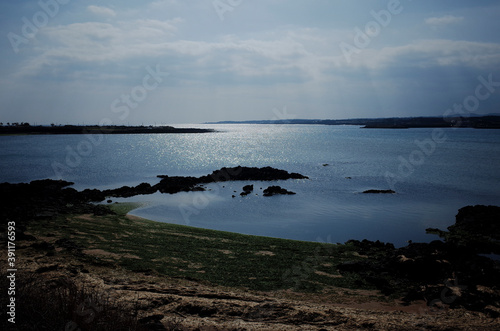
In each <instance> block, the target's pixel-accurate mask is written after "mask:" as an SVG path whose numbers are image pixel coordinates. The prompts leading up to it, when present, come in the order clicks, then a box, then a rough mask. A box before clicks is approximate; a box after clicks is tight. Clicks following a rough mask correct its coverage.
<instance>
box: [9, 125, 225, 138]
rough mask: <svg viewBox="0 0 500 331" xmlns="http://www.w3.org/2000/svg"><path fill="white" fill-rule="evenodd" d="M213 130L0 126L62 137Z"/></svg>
mask: <svg viewBox="0 0 500 331" xmlns="http://www.w3.org/2000/svg"><path fill="white" fill-rule="evenodd" d="M211 132H216V131H215V130H213V129H199V128H174V127H172V126H143V125H142V126H124V125H122V126H99V125H63V126H60V125H58V126H41V125H39V126H31V125H29V124H28V125H18V126H0V135H1V136H8V135H61V134H162V133H163V134H165V133H167V134H175V133H211Z"/></svg>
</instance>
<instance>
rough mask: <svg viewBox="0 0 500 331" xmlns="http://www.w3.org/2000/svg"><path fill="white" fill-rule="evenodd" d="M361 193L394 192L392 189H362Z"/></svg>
mask: <svg viewBox="0 0 500 331" xmlns="http://www.w3.org/2000/svg"><path fill="white" fill-rule="evenodd" d="M363 193H382V194H391V193H396V192H395V191H393V190H366V191H363Z"/></svg>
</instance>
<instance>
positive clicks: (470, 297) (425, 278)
mask: <svg viewBox="0 0 500 331" xmlns="http://www.w3.org/2000/svg"><path fill="white" fill-rule="evenodd" d="M499 227H500V207H495V206H468V207H464V208H462V209H460V210H459V212H458V215H457V216H456V223H455V224H454V225H452V226H450V227H448V230H449V231H448V232H447V231H442V230H438V229H428V230H427V232H428V233H435V234H439V235H440V236H441V237H442V238H444V241H440V240H435V241H432V242H430V243H410V244H409V245H407V246H405V247H401V248H397V249H396V248H394V246H392V245H391V244H383V243H380V242H370V241H367V240H363V241H362V242H359V241H353V240H351V241H348V242H347V243H346V244H348V245H354V246H355V247H356V248H357V250H358V252H359V254H360V256H364V257H365V258H364V259H355V260H352V261H347V262H345V263H342V264H340V265H339V266H338V269H339V271H340V273H341V274H344V275H348V274H357V275H358V276H359V277H361V279H362V280H363V282H366V283H367V284H370V285H371V286H374V287H376V288H378V289H379V290H381V291H382V292H383V293H384V294H386V295H398V296H403V297H404V299H405V301H407V302H410V301H413V300H425V301H427V302H428V304H429V305H430V306H437V305H449V306H450V307H464V308H467V309H472V310H480V311H484V310H485V309H486V307H487V306H496V307H500V288H499V286H498V284H499V283H498V279H500V262H498V261H493V260H491V259H489V258H487V257H484V256H481V255H478V253H482V254H485V253H491V252H495V253H496V252H498V250H497V249H498V244H499V242H500V241H499V238H500V231H499V230H500V229H499ZM497 254H498V253H497Z"/></svg>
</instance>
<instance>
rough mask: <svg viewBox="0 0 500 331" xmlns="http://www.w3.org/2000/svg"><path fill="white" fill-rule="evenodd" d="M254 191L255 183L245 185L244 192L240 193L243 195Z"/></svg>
mask: <svg viewBox="0 0 500 331" xmlns="http://www.w3.org/2000/svg"><path fill="white" fill-rule="evenodd" d="M252 191H253V185H245V186H243V192H241V193H240V195H241V196H242V197H244V196H246V195H249V194H250V193H252Z"/></svg>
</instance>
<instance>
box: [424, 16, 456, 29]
mask: <svg viewBox="0 0 500 331" xmlns="http://www.w3.org/2000/svg"><path fill="white" fill-rule="evenodd" d="M463 20H464V18H463V17H459V16H453V15H446V16H441V17H429V18H426V19H425V24H428V25H431V26H442V25H447V24H455V23H459V22H462V21H463Z"/></svg>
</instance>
